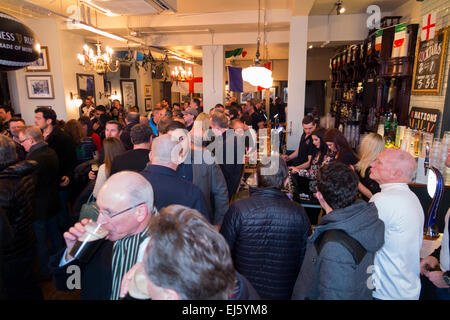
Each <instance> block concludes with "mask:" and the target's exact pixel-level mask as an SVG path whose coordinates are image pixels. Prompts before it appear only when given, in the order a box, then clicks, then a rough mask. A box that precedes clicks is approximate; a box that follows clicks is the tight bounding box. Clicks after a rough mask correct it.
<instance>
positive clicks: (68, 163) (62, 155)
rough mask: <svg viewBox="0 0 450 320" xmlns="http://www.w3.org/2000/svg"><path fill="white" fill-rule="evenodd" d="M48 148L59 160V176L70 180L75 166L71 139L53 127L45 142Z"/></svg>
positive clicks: (75, 160) (75, 159)
mask: <svg viewBox="0 0 450 320" xmlns="http://www.w3.org/2000/svg"><path fill="white" fill-rule="evenodd" d="M45 142H47V144H48V146H49V147H50V148H52V149H53V150H55V152H56V154H57V155H58V159H59V163H60V166H59V171H58V173H59V176H60V177H63V176H67V177H69V178H70V179H71V180H72V174H73V170H74V169H75V167H76V165H77V152H76V145H75V142H74V141H73V140H72V138H71V137H70V136H69V135H68V134H67V133H65V132H64V131H62V130H61V129H60V128H59V127H57V126H55V127H53V130H52V132H51V133H50V134H49V135H48V137H47V139H46V140H45Z"/></svg>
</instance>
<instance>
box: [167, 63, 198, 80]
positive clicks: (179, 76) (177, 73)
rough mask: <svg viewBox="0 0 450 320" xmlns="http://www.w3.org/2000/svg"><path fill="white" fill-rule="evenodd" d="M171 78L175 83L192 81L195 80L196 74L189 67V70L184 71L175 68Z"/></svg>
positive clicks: (181, 68) (180, 68)
mask: <svg viewBox="0 0 450 320" xmlns="http://www.w3.org/2000/svg"><path fill="white" fill-rule="evenodd" d="M171 78H172V80H173V81H176V82H178V81H180V82H183V81H190V80H192V79H193V78H194V73H193V72H192V67H189V68H188V69H187V70H185V69H183V67H181V66H179V67H178V66H177V67H175V69H174V70H173V71H172V73H171Z"/></svg>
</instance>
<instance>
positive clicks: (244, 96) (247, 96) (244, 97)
mask: <svg viewBox="0 0 450 320" xmlns="http://www.w3.org/2000/svg"><path fill="white" fill-rule="evenodd" d="M251 99H253V92H242V93H241V103H245V102H247V101H249V100H251Z"/></svg>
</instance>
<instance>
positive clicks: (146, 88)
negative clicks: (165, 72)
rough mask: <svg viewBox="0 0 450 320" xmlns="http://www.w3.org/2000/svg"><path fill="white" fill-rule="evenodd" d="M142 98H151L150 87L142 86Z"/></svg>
mask: <svg viewBox="0 0 450 320" xmlns="http://www.w3.org/2000/svg"><path fill="white" fill-rule="evenodd" d="M144 96H146V97H151V96H152V86H150V85H146V86H144Z"/></svg>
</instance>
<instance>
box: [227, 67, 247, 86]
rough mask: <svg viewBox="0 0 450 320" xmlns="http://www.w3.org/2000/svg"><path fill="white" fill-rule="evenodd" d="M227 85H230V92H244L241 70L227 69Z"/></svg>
mask: <svg viewBox="0 0 450 320" xmlns="http://www.w3.org/2000/svg"><path fill="white" fill-rule="evenodd" d="M228 83H229V84H230V91H234V92H244V81H243V80H242V68H236V67H228Z"/></svg>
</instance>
